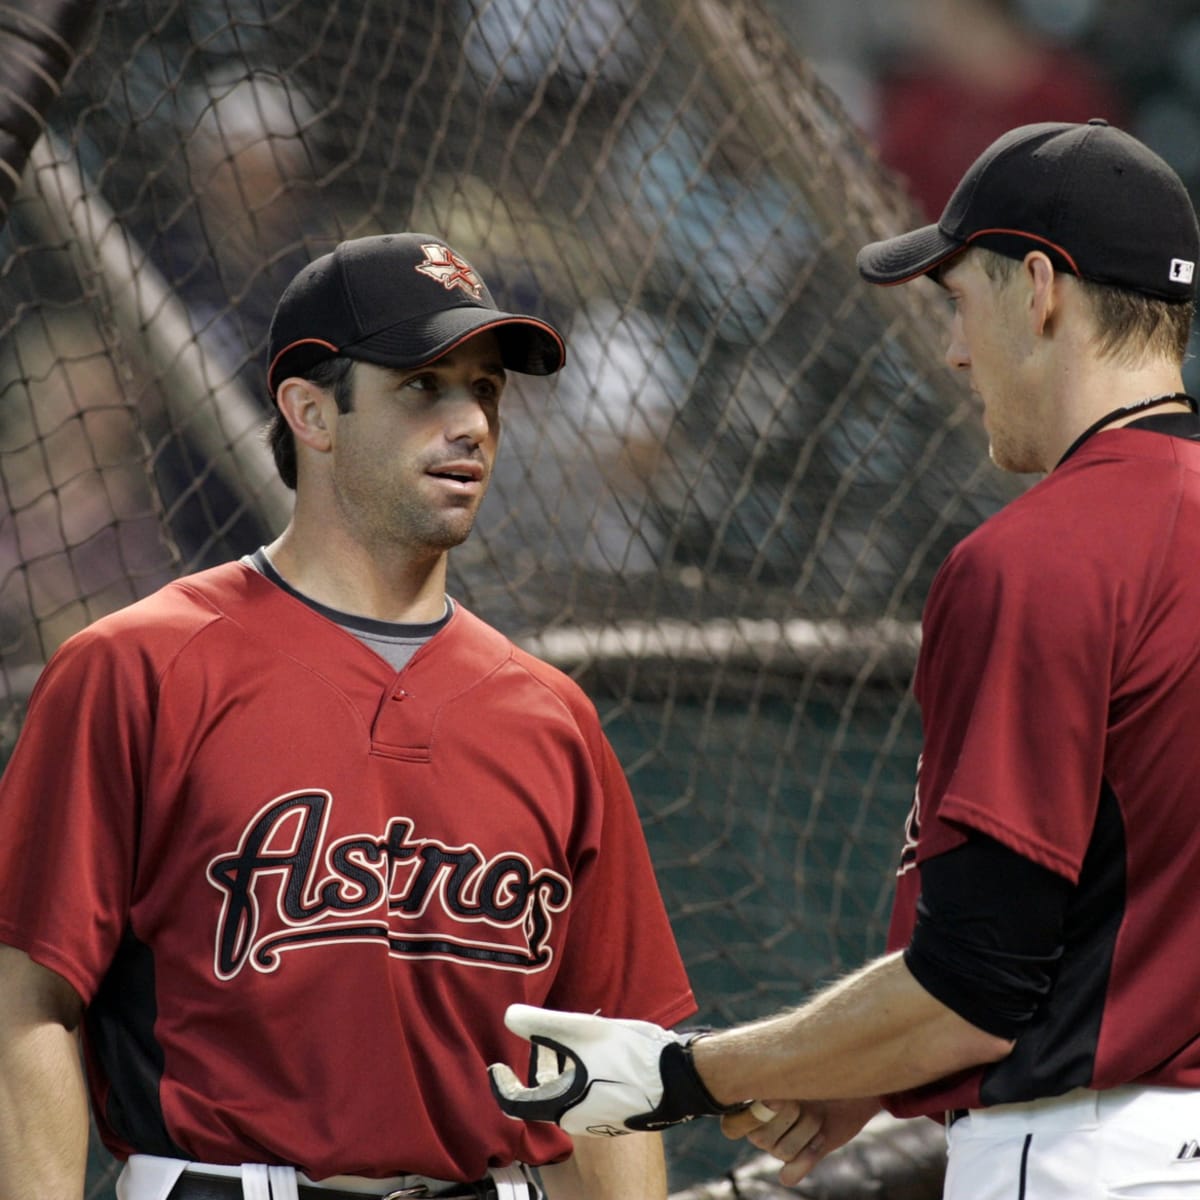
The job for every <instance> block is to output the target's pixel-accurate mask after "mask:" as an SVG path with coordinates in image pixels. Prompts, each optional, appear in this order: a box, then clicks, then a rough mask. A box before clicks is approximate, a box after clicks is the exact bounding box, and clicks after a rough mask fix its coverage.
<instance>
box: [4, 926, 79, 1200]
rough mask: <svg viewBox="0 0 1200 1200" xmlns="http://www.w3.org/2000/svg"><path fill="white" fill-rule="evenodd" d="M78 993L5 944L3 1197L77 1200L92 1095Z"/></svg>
mask: <svg viewBox="0 0 1200 1200" xmlns="http://www.w3.org/2000/svg"><path fill="white" fill-rule="evenodd" d="M76 1017H77V1011H76V1005H75V1002H74V998H73V997H72V996H70V995H69V989H67V988H66V985H65V984H63V983H62V981H61V980H59V979H58V978H57V977H53V978H52V977H51V973H50V972H47V971H46V970H45V969H44V968H42V967H39V966H37V964H35V963H32V962H30V960H29V959H28V958H27V957H26V956H25V955H24V954H22V953H21V952H20V951H17V950H13V949H12V948H11V947H8V946H0V1196H3V1197H4V1200H79V1198H80V1197H81V1196H82V1195H83V1188H84V1179H85V1175H86V1170H87V1095H86V1091H85V1088H84V1083H83V1072H82V1069H81V1067H80V1062H79V1049H78V1045H77V1042H76V1039H75V1035H74V1034H73V1033H72V1032H71V1031H70V1029H68V1028H67V1026H68V1025H72V1026H73V1025H74V1023H75V1020H76Z"/></svg>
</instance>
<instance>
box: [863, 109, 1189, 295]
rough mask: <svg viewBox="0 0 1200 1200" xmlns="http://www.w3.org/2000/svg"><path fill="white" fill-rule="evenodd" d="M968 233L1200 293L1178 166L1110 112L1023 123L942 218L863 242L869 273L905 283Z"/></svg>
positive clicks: (1088, 269)
mask: <svg viewBox="0 0 1200 1200" xmlns="http://www.w3.org/2000/svg"><path fill="white" fill-rule="evenodd" d="M970 245H980V246H984V247H986V248H987V249H989V250H994V251H996V252H997V253H999V254H1003V255H1005V256H1006V257H1009V258H1024V256H1025V255H1026V254H1028V253H1029V251H1030V250H1033V249H1042V250H1045V251H1046V253H1047V254H1048V255H1049V256H1050V258H1051V260H1052V261H1053V262H1054V264H1055V267H1056V268H1057V269H1058V270H1060V271H1066V272H1070V273H1072V274H1074V275H1077V276H1079V277H1080V278H1083V279H1090V280H1092V281H1094V282H1096V283H1103V284H1109V285H1111V286H1113V287H1119V288H1124V289H1126V290H1128V291H1132V292H1140V293H1143V294H1144V295H1147V296H1154V297H1157V298H1159V299H1162V300H1191V299H1192V298H1193V296H1194V295H1195V288H1196V278H1195V276H1196V263H1197V260H1200V231H1198V230H1197V224H1196V213H1195V209H1194V208H1193V207H1192V202H1191V198H1190V197H1189V195H1188V192H1187V189H1186V188H1185V187H1184V185H1183V182H1182V180H1180V178H1179V176H1178V175H1177V174H1176V173H1175V172H1174V171H1173V170H1172V169H1171V167H1170V166H1168V165H1167V163H1166V162H1164V161H1163V160H1162V159H1161V158H1160V157H1159V156H1158V155H1157V154H1155V153H1154V152H1153V151H1152V150H1150V149H1149V148H1148V147H1147V146H1145V145H1143V144H1142V143H1141V142H1139V141H1138V140H1137V138H1135V137H1132V136H1131V135H1130V134H1128V133H1125V132H1123V131H1122V130H1120V129H1116V128H1114V127H1113V126H1111V125H1109V124H1108V122H1107V121H1104V120H1102V119H1100V118H1098V117H1097V118H1093V119H1092V120H1091V121H1088V122H1087V124H1084V125H1073V124H1064V123H1058V122H1053V123H1051V122H1047V123H1043V124H1038V125H1022V126H1020V127H1019V128H1017V129H1012V130H1010V131H1009V132H1008V133H1006V134H1004V135H1003V136H1002V137H1000V138H998V139H997V140H996V141H994V142H993V143H992V144H991V145H990V146H989V147H988V148H987V149H986V150H985V151H984V152H983V153H982V154H981V155H980V156H979V157H978V158H977V159H976V160H975V162H974V163H973V164H972V165H971V167H970V168H969V169H968V170H967V173H966V174H965V175H964V176H963V177H962V180H961V181H960V182H959V184H958V186H957V187H956V188H955V189H954V194H953V195H952V196H951V197H950V200H949V202H948V203H947V205H946V210H945V212H943V213H942V216H941V219H940V220H939V221H938V222H937V224H936V225H926V226H924V227H923V228H921V229H915V230H913V231H912V232H911V233H904V234H900V235H899V236H898V237H893V238H888V239H887V240H886V241H882V242H872V243H871V244H870V245H868V246H864V247H863V248H862V249H861V250H860V251H859V252H858V270H859V273H860V274H861V275H862V276H863V278H864V279H866V280H868V281H869V282H870V283H881V284H895V283H906V282H907V281H908V280H910V279H915V278H917V276H919V275H926V274H928V273H929V272H930V271H933V270H935V269H936V268H937V267H939V266H940V265H941V264H942V263H944V262H946V261H947V260H948V259H950V258H952V257H953V256H954V255H956V254H958V253H959V252H961V251H962V250H964V249H965V248H966V247H967V246H970Z"/></svg>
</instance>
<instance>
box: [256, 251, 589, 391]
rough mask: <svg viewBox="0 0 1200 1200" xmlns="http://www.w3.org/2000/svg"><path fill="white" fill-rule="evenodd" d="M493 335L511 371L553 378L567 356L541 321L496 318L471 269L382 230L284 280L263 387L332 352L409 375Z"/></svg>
mask: <svg viewBox="0 0 1200 1200" xmlns="http://www.w3.org/2000/svg"><path fill="white" fill-rule="evenodd" d="M485 329H491V330H494V331H495V333H496V335H497V337H498V339H499V342H500V355H501V360H502V361H503V363H504V366H505V367H506V368H508V369H509V370H510V371H518V372H520V373H522V374H525V375H552V374H553V373H554V372H555V371H557V370H558V369H559V367H561V366H562V365H563V360H564V358H565V357H566V351H565V349H564V347H563V339H562V336H561V335H560V334H559V332H558V330H557V329H555V328H554V326H553V325H550V324H549V323H548V322H546V321H542V320H540V319H538V318H537V317H528V316H522V315H520V314H517V313H508V312H502V311H501V310H500V309H498V308H497V307H496V302H495V301H494V300H493V299H492V294H491V292H489V291H488V289H487V285H486V284H485V283H484V282H483V280H482V279H481V278H480V277H479V275H478V274H477V273H476V271H475V269H474V268H473V267H472V266H471V264H470V263H468V262H467V261H466V259H464V258H463V257H462V256H461V255H459V254H456V253H455V252H454V251H453V250H452V249H451V248H450V247H449V246H447V245H446V243H445V242H443V241H442V240H441V239H440V238H437V237H433V236H432V235H429V234H424V233H386V234H379V235H377V236H374V237H363V238H355V239H354V240H352V241H347V242H342V243H340V244H339V245H338V246H337V247H336V248H335V249H334V250H332V251H331V252H330V253H329V254H325V255H323V256H322V257H321V258H318V259H315V260H314V261H313V262H311V263H309V264H308V266H307V267H305V268H304V269H303V270H301V271H300V273H299V274H298V275H297V276H296V277H295V278H294V279H293V280H292V282H291V283H289V284H288V286H287V288H286V289H285V290H284V293H283V295H282V296H281V297H280V298H279V303H278V305H277V306H276V308H275V315H274V317H273V318H272V320H271V332H270V338H269V342H270V350H269V358H268V360H267V361H268V366H267V389H268V391H269V392H270V394H271V396H272V398H273V397H274V396H275V391H276V389H277V388H278V386H279V384H280V382H281V381H282V380H284V379H286V378H287V377H288V376H289V375H301V374H304V373H305V372H306V371H308V370H309V369H311V368H312V367H314V366H316V365H317V364H318V363H319V362H321V361H322V360H323V359H327V358H332V357H334V356H335V355H344V356H345V357H347V358H353V359H358V360H361V361H362V362H369V363H375V364H376V365H377V366H381V367H397V368H400V369H406V368H411V367H419V366H423V365H424V364H426V363H429V362H433V361H434V359H437V358H440V357H441V356H442V355H443V354H446V353H447V352H448V351H450V350H452V349H453V348H454V347H455V346H457V345H458V344H459V343H460V342H463V341H465V340H466V339H467V338H469V337H473V336H474V335H475V334H477V333H482V332H483V331H484V330H485Z"/></svg>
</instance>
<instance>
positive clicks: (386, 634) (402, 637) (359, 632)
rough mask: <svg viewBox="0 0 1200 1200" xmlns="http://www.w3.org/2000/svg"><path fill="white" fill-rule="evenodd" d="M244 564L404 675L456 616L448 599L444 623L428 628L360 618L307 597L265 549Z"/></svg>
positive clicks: (434, 624) (261, 549)
mask: <svg viewBox="0 0 1200 1200" xmlns="http://www.w3.org/2000/svg"><path fill="white" fill-rule="evenodd" d="M241 561H242V562H243V563H244V564H245V565H246V566H247V567H250V568H251V569H252V570H254V571H257V572H258V573H259V574H260V575H262V576H263V578H265V579H269V580H270V581H271V582H272V583H273V584H275V585H276V587H280V588H282V589H283V590H284V591H285V592H287V594H288V595H289V596H294V597H295V598H296V599H297V600H299V601H300V602H301V603H302V604H305V605H307V606H308V607H309V608H311V609H312V610H313V612H315V613H318V614H320V615H321V616H322V617H325V618H326V619H327V620H329V621H332V622H333V623H334V624H335V625H337V626H338V627H339V628H341V629H344V630H345V631H346V632H347V633H350V634H353V635H354V636H355V637H356V638H358V640H359V641H360V642H362V644H363V645H364V646H366V647H367V649H368V650H373V651H375V653H376V654H378V655H379V657H380V658H382V659H383V660H384V661H385V662H387V663H388V664H390V665H391V667H392V669H393V670H395V671H402V670H403V669H404V668H405V667H406V666H408V664H409V661H410V660H411V659H412V656H413V655H414V654H416V652H417V651H418V650H420V648H421V647H422V646H423V645H425V643H426V642H427V641H429V639H430V638H431V637H433V635H434V634H435V633H437V632H438V630H440V629H441V628H442V626H444V625H445V624H446V622H447V621H449V620H450V617H451V615H452V614H453V612H454V602H453V601H452V600H451V599H450V598H449V597H447V598H446V611H445V613H444V614H443V616H442V617H441V618H440V620H437V621H430V622H428V623H425V624H409V623H407V622H403V621H376V620H373V619H371V618H370V617H360V616H358V615H356V614H355V613H348V612H342V611H341V610H340V609H337V608H330V607H329V606H328V605H325V604H322V603H320V601H318V600H314V599H312V597H310V596H306V595H305V594H304V593H303V592H298V591H297V590H296V589H295V588H294V587H292V585H291V584H290V583H288V581H287V580H286V579H284V577H283V576H282V575H280V574H279V572H278V571H277V570H275V567H274V566H273V565H272V563H271V560H270V559H269V558H267V555H266V551H265V550H264V549H263V548H261V547H260V548H259V549H258V550H256V551H255V552H254V553H253V554H247V555H245V556H244V557H243V558H242V560H241Z"/></svg>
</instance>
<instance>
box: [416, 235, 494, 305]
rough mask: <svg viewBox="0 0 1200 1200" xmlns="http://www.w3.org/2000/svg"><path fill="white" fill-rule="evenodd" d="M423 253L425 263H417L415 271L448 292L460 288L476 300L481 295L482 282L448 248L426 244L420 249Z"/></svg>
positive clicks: (467, 265) (461, 259) (469, 266)
mask: <svg viewBox="0 0 1200 1200" xmlns="http://www.w3.org/2000/svg"><path fill="white" fill-rule="evenodd" d="M421 249H422V250H423V251H424V252H425V261H424V262H423V263H418V264H417V266H416V269H417V270H418V271H420V273H421V274H422V275H428V276H429V278H430V279H436V280H437V281H438V283H440V284H441V285H442V287H444V288H445V289H446V291H449V290H450V289H451V288H462V290H463V291H464V292H469V293H470V295H471V296H472V297H473V298H474V299H476V300H478V299H479V297H480V296H481V295H482V294H483V282H482V280H480V278H479V276H478V275H476V274H475V271H474V269H473V268H472V267H471V264H470V263H469V262H467V261H466V259H464V258H459V256H458V255H457V254H455V253H454V251H453V250H451V249H450V247H449V246H442V245H439V244H438V243H437V242H428V243H426V244H425V245H423V246H422V247H421Z"/></svg>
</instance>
